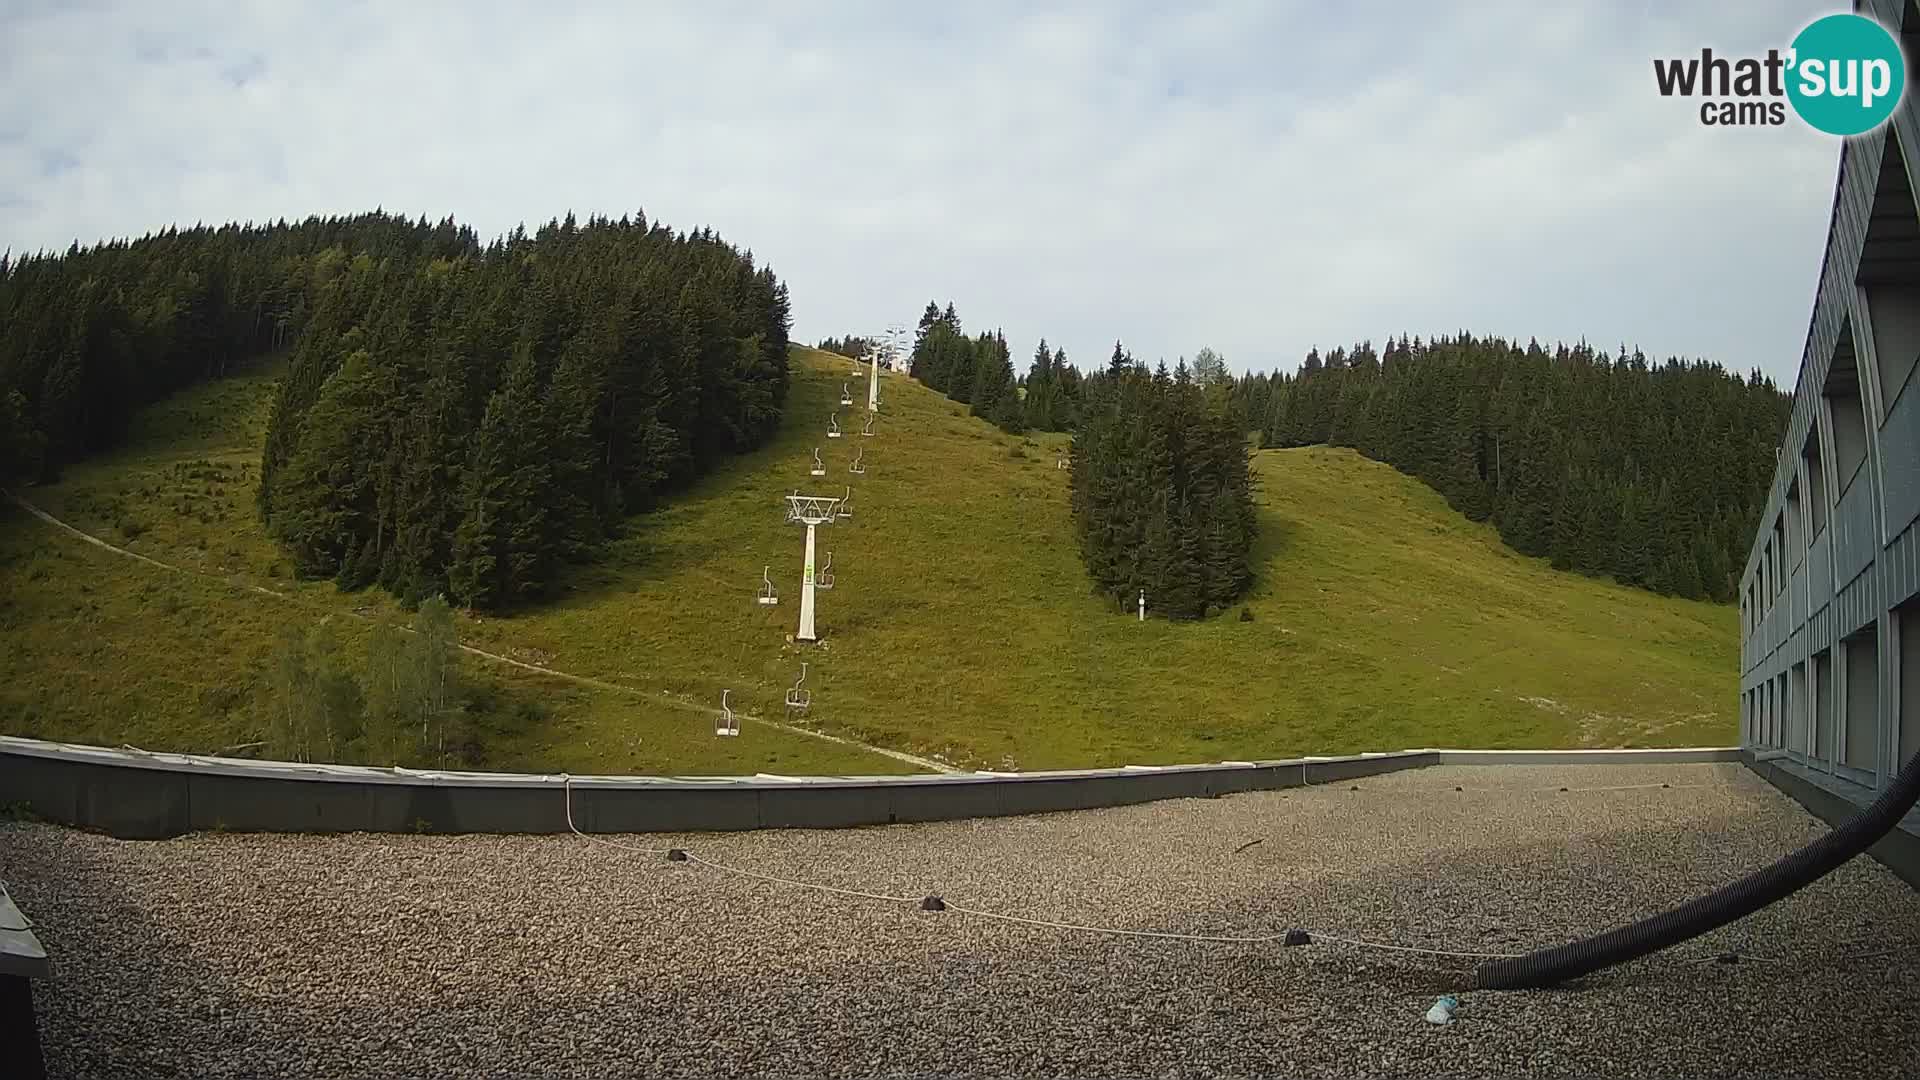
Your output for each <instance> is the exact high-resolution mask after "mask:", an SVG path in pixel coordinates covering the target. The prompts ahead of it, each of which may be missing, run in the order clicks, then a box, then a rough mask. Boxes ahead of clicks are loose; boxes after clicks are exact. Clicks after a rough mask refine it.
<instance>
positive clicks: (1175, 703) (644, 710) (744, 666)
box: [0, 348, 1738, 773]
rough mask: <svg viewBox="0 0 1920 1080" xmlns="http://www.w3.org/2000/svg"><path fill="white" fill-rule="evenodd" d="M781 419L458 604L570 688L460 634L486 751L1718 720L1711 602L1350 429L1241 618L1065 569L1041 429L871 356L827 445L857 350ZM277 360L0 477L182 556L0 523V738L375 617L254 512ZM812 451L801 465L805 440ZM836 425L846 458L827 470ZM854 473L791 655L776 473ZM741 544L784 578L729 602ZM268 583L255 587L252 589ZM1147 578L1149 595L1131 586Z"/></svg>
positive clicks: (202, 741)
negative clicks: (794, 710)
mask: <svg viewBox="0 0 1920 1080" xmlns="http://www.w3.org/2000/svg"><path fill="white" fill-rule="evenodd" d="M792 364H793V367H792V375H793V381H792V384H791V388H790V396H789V398H788V402H787V407H786V412H785V417H784V419H783V421H782V423H781V425H780V428H779V430H778V432H777V433H776V434H775V435H774V437H773V438H772V440H771V441H770V442H769V443H768V444H767V445H766V446H764V447H762V448H760V449H758V450H754V451H750V452H748V453H745V454H743V455H740V456H739V457H736V458H732V459H728V460H726V461H723V462H721V463H720V464H718V465H717V466H716V467H715V468H714V470H713V471H712V472H711V473H710V474H709V475H707V476H705V477H703V478H701V479H699V480H698V481H696V482H695V483H694V484H693V485H692V486H691V487H690V488H689V489H688V490H686V491H685V492H682V493H680V494H677V495H675V496H674V497H673V498H672V499H671V501H669V502H668V504H667V505H666V506H665V507H664V508H663V509H662V510H659V511H657V512H654V513H652V514H648V515H645V516H641V517H635V518H631V519H629V520H628V522H627V525H626V527H625V529H624V532H623V534H622V535H621V536H619V537H617V538H616V539H615V540H613V541H612V542H611V543H610V544H609V545H608V546H607V548H606V550H605V551H604V552H603V554H602V555H601V557H600V558H598V559H597V560H596V561H594V562H592V563H589V564H585V565H578V566H570V567H567V568H565V569H564V570H563V571H562V575H561V588H560V591H559V595H560V598H559V599H558V600H557V601H555V602H553V603H550V604H548V605H545V606H543V607H540V608H538V609H535V610H533V611H530V612H526V613H518V614H514V615H512V616H511V617H499V618H496V617H485V618H480V619H470V618H469V619H463V621H462V624H461V634H462V640H463V641H464V642H466V643H468V644H471V645H474V646H476V647H478V648H480V649H484V650H488V651H490V652H493V653H497V654H500V655H502V656H505V657H510V658H512V659H515V660H518V661H521V662H523V663H530V664H535V665H539V666H542V667H546V668H550V669H553V670H556V671H560V672H565V673H568V674H570V675H575V676H584V677H587V678H590V679H593V680H597V681H598V682H599V683H601V684H602V685H600V686H592V685H583V684H580V683H577V682H565V681H561V680H558V679H555V678H553V677H551V676H545V675H540V674H537V673H533V672H528V671H525V670H522V669H516V668H511V667H507V666H505V665H501V664H497V663H489V662H487V661H484V660H482V659H480V658H475V657H469V658H467V662H466V667H467V668H468V669H469V670H470V671H472V672H473V673H474V675H475V676H476V678H479V679H481V680H482V685H483V686H486V687H490V688H491V689H490V690H489V691H488V693H489V694H490V695H491V696H490V697H489V698H488V700H487V701H486V702H485V703H484V704H485V705H486V706H487V710H486V713H485V717H486V719H485V721H484V722H483V723H482V724H481V727H482V728H483V730H484V738H485V749H484V764H485V765H486V766H487V767H494V768H521V769H549V770H557V769H567V770H570V771H574V772H585V771H590V770H599V771H610V772H624V771H648V772H652V771H661V772H678V773H702V772H754V771H773V772H790V773H797V772H869V773H871V772H890V771H899V770H901V769H904V768H909V767H911V766H910V765H908V764H906V763H903V762H901V761H898V760H894V759H890V758H886V757H881V756H877V755H874V754H871V753H870V752H867V751H863V750H860V749H858V748H855V747H850V746H843V745H838V744H832V743H826V742H823V741H820V740H817V739H811V738H808V737H806V736H805V735H802V734H795V733H790V732H785V731H782V730H780V729H778V728H774V727H770V726H767V725H763V724H748V725H747V726H746V727H745V729H744V731H743V734H742V737H741V738H739V739H737V740H720V739H715V738H713V737H712V735H711V734H710V731H711V727H710V721H709V720H708V718H707V717H706V716H705V714H704V713H702V712H700V711H699V710H700V709H701V708H704V707H712V706H717V704H718V702H719V700H720V696H721V690H722V689H723V688H725V689H731V691H732V702H733V704H734V706H735V708H736V709H739V710H740V711H742V712H746V713H753V714H757V715H761V716H765V717H768V718H778V717H780V716H781V714H782V709H781V704H780V703H781V699H782V695H783V694H784V691H785V688H786V687H787V686H789V685H790V684H791V683H792V682H793V681H794V679H795V677H796V676H797V675H798V674H799V669H800V664H801V662H802V661H803V660H804V661H806V662H807V663H809V664H810V665H811V667H810V672H809V676H808V680H807V685H808V686H809V687H810V688H811V689H812V691H813V695H814V707H813V709H812V710H810V712H809V713H808V714H807V715H806V716H805V717H802V718H799V719H798V720H797V722H800V723H804V724H806V725H808V726H812V727H817V728H819V729H821V730H823V731H825V732H829V733H832V734H835V735H838V736H842V737H845V738H847V739H851V740H857V741H859V742H864V743H869V744H872V745H876V746H881V747H888V748H892V749H894V750H896V751H901V752H905V753H908V754H912V755H920V756H927V757H938V758H940V759H942V760H945V761H949V762H952V763H954V764H956V765H962V766H972V767H985V768H1019V769H1044V768H1062V767H1075V766H1091V765H1113V764H1125V763H1166V762H1174V761H1193V760H1218V759H1233V758H1241V759H1244V758H1248V757H1281V756H1286V755H1289V754H1296V753H1340V752H1349V751H1358V750H1373V749H1393V748H1401V747H1410V746H1430V745H1444V746H1483V747H1550V746H1617V745H1625V746H1660V745H1697V744H1702V743H1725V742H1728V741H1730V740H1731V739H1732V738H1733V736H1734V734H1735V730H1736V718H1735V715H1734V708H1735V699H1734V696H1733V694H1732V686H1733V680H1734V678H1735V669H1736V668H1737V655H1738V637H1737V630H1736V615H1735V613H1734V611H1733V610H1732V609H1731V608H1728V607H1725V606H1720V605H1713V604H1706V603H1698V602H1691V601H1685V600H1677V599H1671V598H1663V597H1659V596H1655V595H1651V594H1649V593H1646V592H1644V591H1639V590H1634V589H1629V588H1624V587H1619V586H1616V585H1613V584H1611V583H1608V582H1605V581H1600V580H1594V579H1590V578H1584V577H1580V576H1577V575H1574V574H1570V573H1563V572H1559V571H1555V570H1553V569H1551V568H1550V567H1549V566H1548V565H1547V564H1546V562H1545V561H1544V560H1540V559H1531V558H1527V557H1524V556H1520V555H1517V554H1515V553H1514V552H1512V551H1511V550H1509V549H1508V548H1506V547H1505V546H1504V545H1503V544H1502V543H1501V541H1500V539H1499V537H1498V535H1497V534H1496V533H1495V532H1494V530H1493V528H1492V527H1491V526H1488V525H1484V524H1475V523H1472V522H1469V521H1468V520H1467V519H1466V518H1464V517H1462V516H1461V515H1460V514H1458V513H1456V512H1455V511H1454V510H1452V509H1450V508H1449V507H1448V506H1447V504H1446V502H1445V500H1444V499H1442V498H1441V497H1440V496H1439V495H1437V494H1435V493H1434V492H1433V491H1432V490H1431V489H1429V488H1427V487H1426V486H1425V485H1423V484H1421V483H1419V482H1418V481H1416V480H1414V479H1411V478H1409V477H1406V476H1404V475H1402V474H1400V473H1398V472H1396V471H1394V470H1393V469H1392V468H1391V467H1389V466H1386V465H1383V464H1379V463H1377V462H1372V461H1369V460H1367V459H1365V458H1363V457H1361V456H1360V455H1358V454H1357V453H1355V452H1353V451H1351V450H1345V449H1333V448H1328V447H1323V446H1314V447H1306V448H1300V449H1290V450H1265V451H1261V452H1259V453H1258V454H1257V455H1256V457H1255V472H1256V476H1257V480H1258V487H1257V489H1256V495H1255V498H1256V503H1257V509H1258V516H1259V524H1260V536H1259V540H1258V542H1257V545H1256V547H1255V549H1254V553H1253V559H1252V564H1253V569H1254V573H1255V574H1256V578H1257V580H1256V584H1255V585H1254V588H1253V591H1252V593H1251V594H1250V596H1249V598H1248V600H1247V603H1246V615H1247V616H1250V618H1243V617H1236V615H1234V614H1229V615H1227V616H1224V617H1220V618H1216V619H1214V620H1211V621H1208V622H1204V623H1172V622H1167V621H1163V620H1157V619H1150V620H1149V621H1147V622H1146V623H1144V624H1142V623H1139V622H1136V621H1135V619H1134V617H1133V616H1132V615H1131V614H1130V613H1127V614H1122V613H1118V612H1116V611H1114V610H1113V609H1112V608H1111V607H1110V606H1108V605H1107V604H1106V603H1105V602H1104V601H1102V600H1100V599H1098V598H1096V597H1094V596H1093V595H1092V594H1091V590H1090V587H1089V583H1088V581H1087V578H1086V575H1085V572H1084V570H1083V569H1082V567H1081V565H1080V563H1079V560H1078V558H1077V556H1076V554H1075V551H1074V547H1073V541H1072V530H1071V525H1070V522H1069V519H1068V515H1067V485H1066V474H1065V473H1063V472H1061V471H1059V470H1058V469H1056V468H1055V460H1056V457H1057V456H1058V453H1059V451H1060V449H1061V448H1062V447H1064V446H1065V444H1066V437H1065V436H1060V435H1041V436H1034V437H1031V438H1021V437H1015V436H1010V435H1005V434H1003V433H1001V432H1000V431H998V430H996V429H994V428H992V427H990V426H989V425H987V424H986V423H985V422H983V421H981V420H978V419H975V418H972V417H969V416H967V415H965V406H962V405H959V404H956V403H954V402H951V401H949V400H947V399H946V398H944V397H942V396H941V395H939V394H936V393H934V392H932V391H930V390H927V389H925V388H923V387H920V386H918V385H917V384H915V383H913V382H912V381H911V380H908V379H905V378H902V377H899V376H891V375H890V376H886V377H885V378H884V379H883V383H882V391H881V396H882V411H881V413H880V415H879V417H878V419H877V420H876V423H875V436H874V437H872V438H862V437H861V436H860V435H859V434H858V432H859V430H860V426H861V421H862V419H863V418H864V412H863V410H862V409H861V407H860V406H859V405H856V406H855V407H854V408H852V409H840V410H839V412H840V423H841V427H842V429H843V430H844V431H846V432H847V435H846V437H844V438H841V439H834V440H829V439H827V438H825V437H824V436H825V431H826V426H827V416H828V415H829V414H830V413H832V412H834V411H835V410H836V408H838V401H839V393H840V385H841V383H842V382H843V381H846V382H848V383H850V384H853V386H852V389H853V390H854V397H855V399H856V401H857V402H861V403H864V393H863V392H862V387H861V386H860V385H859V384H857V383H855V381H854V375H853V365H852V364H851V363H850V362H849V361H848V360H847V359H846V358H844V357H841V356H837V355H833V354H830V353H823V352H819V351H817V350H812V349H805V348H794V349H793V350H792ZM278 374H279V372H278V369H274V368H265V369H261V370H257V371H254V372H251V373H245V374H242V375H240V376H237V377H230V378H227V379H224V380H220V381H217V382H214V383H210V384H207V385H204V386H201V387H197V388H194V389H191V390H189V391H186V392H184V393H182V394H179V395H176V396H175V397H173V398H169V399H167V400H166V401H164V402H162V403H160V404H158V405H155V406H151V407H149V408H147V409H145V410H144V411H142V412H141V413H140V414H138V416H137V417H136V420H135V423H134V429H133V432H132V434H131V437H130V438H129V440H128V442H127V444H126V446H125V447H124V448H123V449H122V450H120V451H118V452H116V453H113V454H111V455H108V456H103V457H100V458H97V459H94V460H90V461H87V462H85V463H82V464H80V465H76V466H73V467H71V468H70V469H69V470H68V471H67V473H66V475H65V477H64V478H63V479H62V480H61V482H59V483H58V484H54V485H50V486H47V487H42V488H35V489H31V490H29V491H27V492H25V493H24V494H25V495H26V496H27V497H28V498H30V499H31V501H32V502H33V503H34V504H35V505H36V506H38V507H40V508H42V509H43V510H45V511H47V512H48V513H50V514H52V515H54V516H56V517H58V518H59V519H61V520H63V521H66V522H68V523H70V524H72V525H73V526H75V527H76V528H79V529H83V530H85V531H87V532H89V533H91V534H94V535H96V536H99V537H101V538H102V539H104V540H107V541H109V542H112V543H114V544H119V545H123V546H126V547H128V548H129V549H130V550H133V551H136V552H138V553H140V554H143V555H146V556H148V557H151V558H153V559H157V560H160V561H161V562H165V563H168V564H172V565H178V566H184V567H187V568H189V569H191V570H195V571H200V572H202V573H203V574H204V575H207V576H188V575H183V574H177V573H170V572H168V571H165V570H162V569H160V568H158V567H155V566H150V565H148V564H145V563H141V562H137V561H134V560H131V559H128V558H126V557H124V556H120V555H115V554H112V553H110V552H107V551H104V550H101V549H99V548H96V547H93V546H90V545H86V544H84V543H81V542H80V541H78V540H77V539H76V538H74V537H72V536H70V535H67V534H64V533H60V532H58V531H57V530H54V529H52V528H50V527H49V526H47V525H45V524H43V523H41V522H39V521H37V520H35V519H33V518H31V517H29V516H27V515H25V514H21V513H18V512H14V513H12V515H11V516H9V517H7V518H6V519H5V520H4V521H0V593H4V595H5V596H6V599H5V600H4V601H0V626H4V629H5V633H6V636H7V638H8V639H9V641H12V642H22V643H24V645H25V647H23V648H19V649H10V650H9V651H8V654H7V656H6V657H5V658H0V677H4V679H5V680H6V682H5V689H0V730H4V731H6V732H7V733H12V734H35V735H39V736H41V737H52V738H74V739H84V740H88V741H94V742H106V743H117V742H121V741H129V742H134V743H136V744H138V745H143V746H147V747H148V748H152V749H158V748H162V747H165V748H179V749H192V750H201V751H206V750H217V749H220V748H221V747H223V746H228V745H234V744H239V743H244V742H247V741H249V738H258V737H259V736H258V734H257V731H258V729H259V725H258V724H257V723H255V722H254V721H253V720H252V719H251V717H250V715H249V700H250V690H249V684H250V682H251V680H252V679H253V678H254V676H255V674H256V673H257V672H258V670H259V668H260V666H261V664H262V662H263V658H264V656H265V654H266V651H267V648H268V644H269V639H270V637H271V632H272V629H273V627H275V626H276V625H278V624H279V623H281V622H284V621H286V620H290V619H291V620H311V619H317V618H320V617H324V616H326V615H328V614H329V613H332V614H334V616H335V617H337V618H342V619H343V621H346V622H351V621H352V620H351V618H350V615H351V613H353V612H355V611H359V612H361V613H363V614H377V613H379V612H382V611H396V610H397V608H395V607H394V606H393V604H392V601H390V600H389V599H387V598H386V597H385V596H384V595H383V594H379V593H376V592H373V591H366V592H360V593H355V594H342V593H340V592H338V591H337V590H336V589H335V588H334V586H333V585H332V584H331V583H328V582H312V583H301V584H298V585H295V584H293V583H292V582H290V580H289V577H290V568H291V560H290V559H288V558H287V556H286V555H285V554H284V553H283V552H281V551H280V550H278V549H277V548H276V547H275V546H274V545H273V544H272V543H271V541H269V540H268V539H267V537H266V535H265V533H264V531H263V529H262V527H261V526H260V524H259V522H258V519H257V515H256V514H255V513H254V510H253V507H254V492H255V491H256V490H257V484H258V474H259V460H260V440H261V437H262V435H263V433H264V430H265V424H266V417H267V411H268V408H269V404H270V401H271V398H272V393H273V385H274V381H275V379H276V378H277V377H278ZM816 445H817V446H818V447H819V448H820V451H821V456H822V458H823V459H824V460H825V461H826V463H827V467H828V476H826V477H825V478H822V479H815V478H812V477H809V475H808V465H809V462H810V459H811V456H812V451H813V449H814V447H815V446H816ZM863 447H864V449H865V464H866V466H867V470H868V471H867V472H866V474H865V475H864V476H854V475H851V474H850V473H849V472H848V464H849V462H850V461H851V460H852V459H853V457H854V455H855V453H856V452H857V451H859V450H861V449H862V448H863ZM848 487H851V488H852V491H853V503H852V505H853V517H852V518H851V519H849V520H847V521H843V522H840V523H837V524H835V525H832V526H828V527H825V528H823V529H822V531H821V542H820V547H821V551H822V561H824V558H825V555H824V553H825V552H827V551H832V552H833V569H834V572H835V574H836V577H837V582H836V587H835V588H834V589H833V590H832V591H830V592H825V593H823V594H821V597H820V607H819V616H818V618H819V627H820V631H821V635H822V639H823V640H822V642H821V644H820V645H819V646H817V647H813V648H806V647H801V646H796V645H793V644H791V643H789V642H788V640H787V638H788V636H789V635H791V633H792V632H793V623H794V621H795V619H796V617H797V612H798V600H799V575H800V561H801V542H802V538H801V530H800V528H799V527H798V526H794V525H788V524H786V523H785V521H784V515H783V510H784V506H783V500H782V496H784V495H786V494H788V493H789V492H791V491H793V490H795V489H799V490H802V491H818V492H821V493H831V494H840V493H842V492H843V491H844V490H845V489H847V488H848ZM763 566H770V567H771V568H772V574H773V577H774V580H775V582H776V583H777V584H778V586H779V588H780V590H781V596H782V599H781V603H780V604H779V605H778V606H776V607H771V608H768V607H762V606H760V605H757V604H755V603H754V602H753V597H754V594H755V591H756V589H757V587H758V585H759V581H760V572H761V568H762V567H763ZM250 587H261V588H269V589H273V590H276V591H278V592H282V593H285V594H288V595H289V596H290V597H292V598H293V599H291V600H282V599H278V598H275V597H270V596H265V595H263V594H261V593H259V592H255V591H250ZM1149 600H1150V601H1151V598H1149Z"/></svg>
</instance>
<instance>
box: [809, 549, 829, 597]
mask: <svg viewBox="0 0 1920 1080" xmlns="http://www.w3.org/2000/svg"><path fill="white" fill-rule="evenodd" d="M813 587H814V588H816V589H831V588H833V552H831V551H829V552H827V562H826V565H825V566H822V567H821V568H820V569H818V570H816V571H814V572H813Z"/></svg>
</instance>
